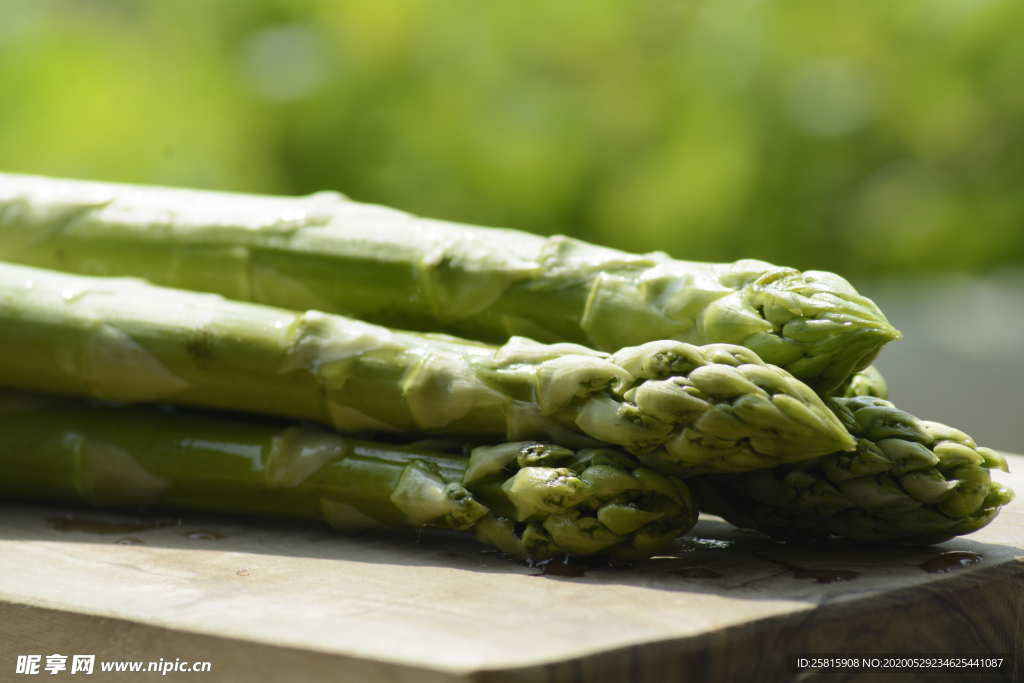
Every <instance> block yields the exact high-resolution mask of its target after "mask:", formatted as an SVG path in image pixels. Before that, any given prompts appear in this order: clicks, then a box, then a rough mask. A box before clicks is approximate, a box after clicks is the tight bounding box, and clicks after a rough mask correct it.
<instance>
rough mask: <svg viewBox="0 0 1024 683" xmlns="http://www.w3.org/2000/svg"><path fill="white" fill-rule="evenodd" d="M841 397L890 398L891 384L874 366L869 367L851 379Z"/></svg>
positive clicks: (841, 391) (840, 393)
mask: <svg viewBox="0 0 1024 683" xmlns="http://www.w3.org/2000/svg"><path fill="white" fill-rule="evenodd" d="M839 395H840V396H845V397H847V398H853V397H854V396H874V397H875V398H882V399H887V398H889V384H888V383H887V382H886V381H885V377H883V376H882V373H881V372H879V371H878V368H876V367H875V366H874V365H869V366H868V367H866V368H864V369H863V370H861V371H860V372H858V373H857V374H856V375H853V376H852V377H850V381H849V382H847V383H846V384H845V385H844V386H843V387H842V389H841V390H840V392H839Z"/></svg>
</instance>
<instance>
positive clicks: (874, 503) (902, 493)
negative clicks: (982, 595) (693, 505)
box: [689, 396, 1013, 544]
mask: <svg viewBox="0 0 1024 683" xmlns="http://www.w3.org/2000/svg"><path fill="white" fill-rule="evenodd" d="M833 400H834V404H835V410H836V412H837V413H838V414H839V415H841V416H842V418H843V420H844V422H845V423H846V424H847V425H848V427H849V429H850V431H851V432H852V433H853V434H854V435H856V436H857V437H858V439H857V450H856V451H854V452H853V453H835V454H830V455H827V456H824V457H822V458H817V459H815V460H811V461H807V462H803V463H799V464H796V465H792V466H785V467H779V468H776V469H772V470H760V471H757V472H750V473H745V474H739V475H732V476H712V477H698V478H696V479H693V480H691V481H690V482H689V483H690V485H691V487H692V488H693V490H694V493H695V495H696V496H697V498H698V502H699V504H700V506H701V509H702V510H704V511H706V512H712V513H715V514H719V515H721V516H722V517H724V518H725V519H726V520H728V521H730V522H732V523H734V524H736V525H737V526H741V527H748V528H755V529H759V530H761V531H764V532H766V533H769V534H771V535H774V536H779V537H783V538H808V537H816V536H817V537H821V536H832V535H834V536H840V537H845V538H850V539H855V540H861V541H902V542H907V543H915V544H930V543H938V542H941V541H944V540H947V539H949V538H952V537H953V536H958V535H962V534H968V533H971V532H972V531H976V530H978V529H980V528H982V527H983V526H985V525H986V524H988V523H989V522H990V521H992V519H993V518H994V517H995V516H996V514H998V512H999V509H1000V508H1001V507H1002V506H1003V505H1006V504H1007V503H1008V502H1010V500H1012V498H1013V492H1012V491H1011V490H1010V489H1008V488H1006V487H1005V486H1003V485H1002V484H1000V483H998V482H994V481H992V480H991V478H990V476H989V472H990V470H992V469H1000V470H1003V471H1006V469H1007V466H1006V461H1005V459H1004V458H1003V457H1002V456H1001V455H999V454H998V453H996V452H995V451H993V450H991V449H989V448H985V447H981V446H978V445H977V444H976V443H975V442H974V440H973V439H972V438H971V437H969V436H968V435H967V434H964V433H963V432H962V431H960V430H958V429H954V428H952V427H948V426H946V425H943V424H939V423H937V422H929V421H925V420H918V419H917V418H915V417H914V416H912V415H910V414H909V413H906V412H904V411H902V410H899V409H898V408H896V407H895V406H894V405H893V404H892V403H889V402H888V401H885V400H882V399H880V398H876V397H873V396H859V397H854V398H836V399H833Z"/></svg>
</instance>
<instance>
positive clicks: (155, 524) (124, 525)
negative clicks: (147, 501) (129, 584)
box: [46, 515, 177, 534]
mask: <svg viewBox="0 0 1024 683" xmlns="http://www.w3.org/2000/svg"><path fill="white" fill-rule="evenodd" d="M46 522H47V523H48V524H49V525H50V528H52V529H54V530H55V531H83V532H86V533H90V534H126V533H128V532H131V531H148V530H150V529H160V528H163V527H168V526H174V525H175V524H177V520H173V519H167V518H156V519H138V520H127V521H117V522H114V521H109V520H104V519H88V518H85V517H76V516H74V515H62V516H60V517H47V518H46Z"/></svg>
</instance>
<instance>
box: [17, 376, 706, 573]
mask: <svg viewBox="0 0 1024 683" xmlns="http://www.w3.org/2000/svg"><path fill="white" fill-rule="evenodd" d="M0 467H2V468H3V470H4V477H3V478H2V479H0V497H2V498H4V499H8V500H39V501H50V502H54V501H56V502H82V503H87V504H91V505H94V506H98V507H104V508H122V509H139V508H153V509H167V510H210V511H219V512H226V513H232V514H245V515H263V516H284V517H295V518H306V519H319V520H324V521H326V522H328V523H329V524H331V525H332V526H334V527H336V528H338V529H341V530H343V531H358V530H362V529H368V528H373V527H381V526H412V527H421V526H432V527H441V528H447V529H456V530H462V531H469V532H472V533H474V534H475V535H476V537H477V538H478V539H480V540H481V541H483V542H485V543H489V544H491V545H494V546H497V547H498V548H499V549H501V550H502V551H504V552H507V553H509V554H513V555H516V556H521V557H526V558H530V559H534V560H540V559H546V558H550V557H554V556H558V555H563V554H573V555H590V554H610V555H613V556H616V557H622V558H637V557H647V556H649V555H651V554H653V553H656V552H658V551H659V550H662V549H663V548H664V547H665V546H666V545H667V544H668V543H670V542H671V541H672V540H673V539H675V538H677V537H678V536H680V535H682V534H683V533H685V532H686V531H688V530H689V529H690V527H692V526H693V524H694V523H695V522H696V518H697V512H696V508H695V507H694V505H693V502H692V499H691V497H690V493H689V491H688V490H687V488H686V485H685V484H683V482H682V481H681V480H679V479H677V478H673V477H667V476H664V475H661V474H658V473H655V472H653V471H652V470H650V469H648V468H645V467H643V466H642V465H640V464H639V463H638V462H637V461H636V459H635V458H631V457H630V456H628V455H626V454H625V453H623V452H622V451H617V450H613V449H583V450H579V451H575V452H574V451H571V450H568V449H566V448H562V447H560V446H554V445H549V444H542V443H536V442H520V443H504V444H499V445H496V446H494V445H490V446H488V445H485V446H478V447H476V448H473V449H471V450H470V454H469V458H468V459H467V458H466V457H464V456H463V455H461V454H455V455H452V454H447V453H444V452H434V451H431V450H429V449H427V448H425V447H424V446H417V445H415V444H412V445H394V444H389V443H375V442H367V441H359V440H354V439H349V438H347V437H343V436H340V435H338V434H335V433H332V432H328V431H326V430H322V429H319V428H315V427H310V426H303V425H295V424H287V423H281V424H274V423H267V422H263V423H260V422H256V421H253V420H244V419H239V418H227V417H221V416H211V415H203V414H199V413H194V412H189V411H181V410H174V409H168V408H161V407H152V406H147V407H123V406H111V405H106V406H101V405H96V404H91V403H88V402H86V401H81V400H73V399H60V398H56V397H52V396H43V395H33V394H24V393H16V392H4V393H2V394H0Z"/></svg>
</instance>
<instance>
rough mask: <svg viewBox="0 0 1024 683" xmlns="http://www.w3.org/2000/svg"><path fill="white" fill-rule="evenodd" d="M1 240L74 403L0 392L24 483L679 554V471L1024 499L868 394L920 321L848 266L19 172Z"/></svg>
mask: <svg viewBox="0 0 1024 683" xmlns="http://www.w3.org/2000/svg"><path fill="white" fill-rule="evenodd" d="M0 258H3V259H6V260H9V261H13V262H18V263H21V264H23V265H13V264H7V265H0V329H3V330H4V335H3V337H0V349H2V350H3V351H4V353H0V386H7V387H12V388H16V389H21V390H32V391H37V392H49V393H55V394H67V395H73V396H78V397H80V398H79V399H77V400H75V399H69V398H65V399H57V398H54V397H52V396H51V397H44V396H42V395H29V394H9V395H8V396H7V397H6V398H5V399H4V402H3V403H2V405H0V423H3V424H2V425H0V427H3V428H4V430H5V433H6V436H3V437H0V460H2V461H4V462H6V463H10V464H12V465H13V467H10V468H9V471H13V472H15V473H16V476H15V477H14V478H13V479H8V480H7V482H5V484H0V495H4V496H8V497H28V498H33V499H47V500H65V499H71V500H82V501H85V502H89V503H92V504H97V505H120V506H125V505H128V506H140V505H143V506H151V505H156V506H167V507H175V508H181V507H194V508H201V509H219V510H226V511H235V512H247V513H257V514H284V515H291V516H300V517H312V518H319V519H325V520H327V521H329V522H331V523H332V524H335V525H338V526H344V527H351V526H353V525H356V526H358V525H371V524H380V523H385V524H399V525H434V526H442V527H447V528H455V529H461V530H466V531H473V532H475V533H476V535H477V537H478V538H480V539H481V540H484V541H485V542H489V543H492V544H494V545H496V546H498V547H499V548H501V549H502V550H504V551H506V552H509V553H511V554H515V555H519V556H524V557H529V558H533V559H539V558H546V557H551V556H553V555H555V554H560V553H573V554H590V553H611V554H615V555H617V556H621V557H638V556H643V555H645V554H650V553H653V552H657V551H658V550H660V549H661V548H663V547H664V545H665V544H666V543H667V542H669V541H671V539H672V538H674V537H676V536H678V535H679V534H681V533H683V532H685V531H686V530H687V529H688V528H689V527H690V526H691V525H692V524H693V523H694V520H695V508H694V506H693V504H692V502H691V499H690V494H689V492H688V489H687V486H686V484H684V483H683V481H682V480H681V479H680V477H686V478H687V480H688V481H690V482H692V486H694V487H695V490H696V492H697V493H698V495H699V499H700V501H701V504H702V505H703V506H704V507H705V509H707V510H711V511H715V512H718V513H720V514H722V515H723V516H725V517H726V518H727V519H730V520H732V521H734V522H736V523H738V524H742V525H746V526H753V527H756V528H760V529H762V530H765V531H767V532H769V533H773V534H776V535H788V536H794V535H796V536H811V535H823V534H825V535H828V534H834V535H843V536H848V537H852V538H858V539H867V540H884V539H898V540H904V541H913V542H932V541H934V540H936V539H940V538H945V537H949V536H951V535H955V534H961V533H968V532H970V531H972V530H974V529H977V528H980V527H981V526H983V525H984V524H985V523H987V522H988V521H989V520H991V519H992V518H993V517H994V516H995V514H996V513H997V512H998V509H999V507H1000V506H1002V505H1004V504H1005V503H1006V502H1007V501H1008V500H1009V498H1010V493H1009V492H1008V491H1007V490H1006V489H1004V488H1002V487H1000V486H999V485H998V484H994V483H992V482H991V481H990V479H989V476H988V472H989V469H990V468H993V467H1005V463H1004V462H1003V461H1002V460H1001V459H1000V458H999V457H998V456H996V455H995V454H994V453H992V452H991V451H989V450H987V449H983V448H977V447H976V446H975V444H974V442H973V441H971V440H970V439H969V438H968V437H966V435H963V434H962V433H960V432H957V431H956V430H952V429H950V428H943V427H939V426H936V425H934V424H933V423H926V422H921V421H917V420H915V419H914V418H913V417H911V416H909V415H906V414H905V413H902V412H900V411H898V410H897V409H896V408H895V407H894V406H892V405H891V404H889V403H887V402H885V401H883V400H881V398H870V397H885V396H886V387H885V382H884V379H882V378H881V376H880V375H879V374H878V373H877V372H876V371H874V370H873V368H870V367H868V364H869V363H870V362H871V360H872V359H873V358H874V357H875V355H876V354H877V353H878V350H879V349H880V347H881V346H882V345H883V344H884V343H885V342H887V341H889V340H892V339H896V338H898V337H899V333H898V332H897V331H896V330H895V329H894V328H892V326H891V325H890V324H889V323H888V321H887V320H886V319H885V317H884V315H883V314H882V313H881V312H880V311H879V310H878V308H877V307H876V306H875V305H874V304H873V303H872V302H871V301H870V300H868V299H866V298H864V297H862V296H860V295H859V294H857V292H856V291H855V290H854V289H853V288H852V287H851V286H850V285H849V284H848V283H847V282H846V281H845V280H842V278H839V277H838V276H835V275H832V274H829V273H820V272H813V271H809V272H805V273H800V272H797V271H794V270H792V269H786V268H778V267H775V266H771V265H770V264H766V263H763V262H758V261H740V262H737V263H735V264H700V263H688V262H681V261H674V260H672V259H669V258H668V257H667V256H665V255H664V254H648V255H643V256H634V255H629V254H624V253H621V252H615V251H612V250H609V249H604V248H601V247H595V246H592V245H587V244H584V243H581V242H577V241H574V240H570V239H568V238H564V237H555V238H550V239H543V238H538V237H534V236H531V235H526V234H524V233H517V232H514V231H508V230H494V229H486V228H476V227H470V226H459V225H455V224H448V223H441V222H438V221H429V220H425V219H419V218H414V217H412V216H409V215H407V214H402V213H400V212H396V211H392V210H390V209H384V208H381V207H373V206H367V205H362V204H357V203H355V202H350V201H348V200H345V199H344V198H342V197H340V196H338V195H334V194H318V195H314V196H312V197H309V198H295V199H292V198H271V197H256V196H246V195H228V194H219V193H208V192H194V191H186V190H164V189H156V188H141V187H130V186H119V185H109V184H100V183H83V182H77V181H56V180H48V179H43V178H33V177H25V176H4V175H0ZM33 266H43V267H46V268H56V269H60V270H64V271H72V272H74V273H78V274H69V273H60V272H54V271H52V270H43V269H40V268H39V267H33ZM83 273H84V274H87V275H82V274H83ZM89 274H91V275H93V277H90V276H88V275H89ZM111 275H132V276H138V277H145V278H148V279H149V280H151V281H153V282H155V283H161V284H164V285H171V286H173V287H176V288H178V289H171V288H168V287H160V286H156V285H154V284H149V283H146V282H142V281H138V280H129V279H124V278H115V277H110V276H111ZM96 276H98V277H96ZM188 290H192V291H188ZM211 292H212V293H211ZM218 293H219V294H221V295H224V296H226V297H229V298H223V297H222V296H219V295H218ZM233 299H237V300H233ZM265 304H273V306H271V305H265ZM307 309H322V310H323V311H327V312H321V311H320V310H307ZM338 313H347V314H350V315H355V316H358V317H360V318H363V319H364V320H366V321H372V322H377V323H387V324H393V325H397V326H399V327H404V328H408V329H415V330H420V332H406V331H401V330H398V329H389V328H386V327H381V326H379V325H376V324H371V322H364V321H362V320H356V319H352V318H346V317H343V316H342V315H338ZM424 331H425V332H424ZM440 332H456V333H462V334H466V335H468V336H470V337H472V338H473V339H460V338H457V337H451V336H447V335H445V334H440ZM523 334H525V335H526V336H517V335H523ZM529 337H532V339H531V338H529ZM495 341H497V342H502V343H503V345H502V346H492V345H491V344H490V343H489V342H495ZM583 343H585V344H590V346H584V345H582V344H583ZM839 395H842V396H845V397H846V398H838V397H837V396H839ZM88 397H92V398H99V399H104V400H107V401H109V400H115V401H119V402H128V403H154V402H160V403H172V404H179V405H189V406H201V407H206V408H212V409H221V410H229V411H246V412H254V413H262V414H266V415H273V416H279V417H282V418H288V419H291V420H295V419H298V420H304V421H312V422H319V423H322V424H324V425H327V426H328V427H330V428H333V430H335V431H330V430H328V429H325V428H323V427H316V428H314V427H310V426H308V425H306V424H305V423H301V424H297V423H283V424H277V423H276V422H273V421H271V422H268V423H266V424H261V423H254V422H252V421H240V420H238V419H237V418H232V417H229V416H224V415H220V416H215V415H212V414H211V415H198V414H195V413H191V412H182V410H181V409H167V408H163V409H160V408H153V407H135V408H129V407H123V406H121V407H115V406H112V405H98V404H96V403H90V402H88V400H86V399H88ZM385 432H386V433H388V434H389V435H390V437H389V438H390V439H394V438H395V437H396V436H400V437H401V438H404V439H407V440H411V439H415V438H420V437H422V435H429V434H434V435H442V436H444V437H445V438H455V439H458V440H460V441H461V443H462V451H461V452H459V453H438V452H433V451H432V450H431V449H429V448H427V447H425V446H424V445H423V444H422V443H420V444H414V445H406V446H398V445H394V444H390V445H389V444H387V443H379V442H376V441H372V440H370V439H375V438H377V439H379V438H380V436H379V435H380V434H381V433H385ZM45 434H50V435H53V438H49V437H43V436H40V435H45ZM342 434H344V435H342ZM356 436H358V437H359V438H358V439H357V438H355V437H356ZM503 441H504V442H505V443H502V442H503ZM242 454H244V455H242Z"/></svg>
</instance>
